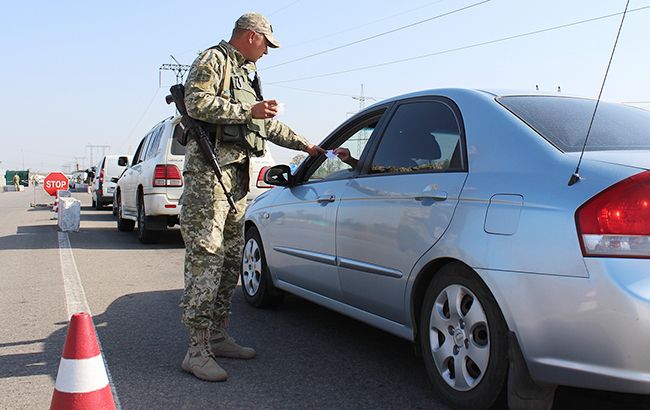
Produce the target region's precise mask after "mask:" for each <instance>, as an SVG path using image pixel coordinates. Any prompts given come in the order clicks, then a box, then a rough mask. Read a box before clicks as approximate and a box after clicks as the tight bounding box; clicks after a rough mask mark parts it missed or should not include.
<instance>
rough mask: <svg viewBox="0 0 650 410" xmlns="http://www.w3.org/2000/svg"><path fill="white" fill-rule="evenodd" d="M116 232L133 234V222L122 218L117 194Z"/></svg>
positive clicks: (119, 197)
mask: <svg viewBox="0 0 650 410" xmlns="http://www.w3.org/2000/svg"><path fill="white" fill-rule="evenodd" d="M116 201H117V230H118V231H120V232H133V228H134V227H135V221H132V220H130V219H124V218H122V198H121V196H120V194H119V192H118V193H117V199H116Z"/></svg>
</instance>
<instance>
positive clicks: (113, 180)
mask: <svg viewBox="0 0 650 410" xmlns="http://www.w3.org/2000/svg"><path fill="white" fill-rule="evenodd" d="M119 180H120V179H119V178H118V177H113V178H111V182H112V183H114V184H117V181H119Z"/></svg>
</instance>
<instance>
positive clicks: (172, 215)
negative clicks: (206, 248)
mask: <svg viewBox="0 0 650 410" xmlns="http://www.w3.org/2000/svg"><path fill="white" fill-rule="evenodd" d="M180 119H181V117H180V116H176V117H170V118H167V119H165V120H164V121H162V122H160V123H159V124H157V125H156V126H154V127H153V129H152V130H151V131H150V132H149V133H147V135H146V136H145V137H144V138H143V139H142V141H141V142H140V145H139V146H138V148H137V150H136V152H135V154H134V155H133V163H132V164H131V165H130V166H129V167H128V169H127V170H126V171H125V173H124V175H123V176H122V177H121V178H119V180H118V182H117V190H116V192H115V196H114V198H113V203H114V209H115V210H116V212H115V213H116V216H117V228H118V229H119V230H120V231H132V230H133V228H134V227H136V222H137V234H138V238H139V239H140V241H142V242H143V243H153V242H155V241H156V239H157V238H158V235H157V232H159V231H162V230H165V229H167V228H170V227H173V226H174V225H176V224H178V223H179V214H180V205H179V203H178V201H179V199H180V197H181V194H182V193H183V176H182V172H183V165H184V164H185V147H184V146H183V145H180V144H179V143H178V142H177V140H176V138H174V133H178V132H183V129H182V128H181V126H180V125H179V124H180ZM272 165H275V161H273V157H272V156H271V153H270V152H268V150H267V151H266V153H265V154H264V156H262V157H255V158H252V159H251V170H252V172H253V174H252V176H251V181H250V188H249V189H250V192H249V194H248V196H247V198H248V201H249V202H250V201H252V200H253V199H254V198H255V197H256V196H257V195H259V193H260V192H262V191H264V190H265V189H268V188H271V186H270V185H268V184H266V183H264V181H263V176H264V172H265V171H266V169H267V168H268V167H270V166H272Z"/></svg>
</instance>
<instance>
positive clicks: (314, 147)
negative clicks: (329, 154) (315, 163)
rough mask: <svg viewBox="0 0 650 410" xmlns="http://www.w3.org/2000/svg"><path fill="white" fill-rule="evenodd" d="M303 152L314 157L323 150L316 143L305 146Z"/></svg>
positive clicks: (322, 152)
mask: <svg viewBox="0 0 650 410" xmlns="http://www.w3.org/2000/svg"><path fill="white" fill-rule="evenodd" d="M305 152H306V153H307V154H309V156H310V157H316V156H318V155H320V154H324V153H325V150H324V149H322V148H321V147H319V146H318V145H313V144H311V145H309V146H308V147H307V148H305Z"/></svg>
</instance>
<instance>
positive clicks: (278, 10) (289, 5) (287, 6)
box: [267, 0, 300, 17]
mask: <svg viewBox="0 0 650 410" xmlns="http://www.w3.org/2000/svg"><path fill="white" fill-rule="evenodd" d="M299 2H300V0H296V1H294V2H291V3H289V4H287V5H286V6H284V7H280V8H279V9H277V10H276V11H272V12H270V13H269V14H267V16H269V17H270V16H272V15H274V14H278V13H279V12H281V11H284V10H286V9H288V8H289V7H291V6H293V5H294V4H296V3H299Z"/></svg>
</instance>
